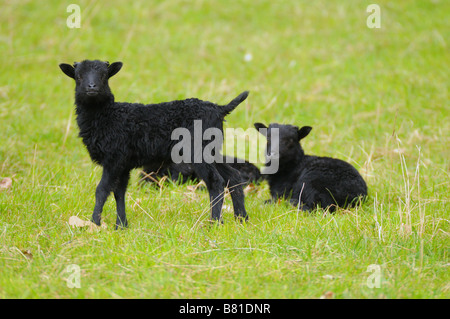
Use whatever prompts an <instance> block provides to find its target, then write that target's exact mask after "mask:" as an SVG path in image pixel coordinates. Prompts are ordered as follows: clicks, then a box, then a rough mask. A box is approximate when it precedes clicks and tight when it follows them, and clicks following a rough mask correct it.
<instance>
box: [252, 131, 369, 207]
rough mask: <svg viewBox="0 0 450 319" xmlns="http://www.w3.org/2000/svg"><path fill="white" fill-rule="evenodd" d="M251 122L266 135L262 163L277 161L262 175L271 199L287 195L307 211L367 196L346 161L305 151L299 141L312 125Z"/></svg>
mask: <svg viewBox="0 0 450 319" xmlns="http://www.w3.org/2000/svg"><path fill="white" fill-rule="evenodd" d="M254 125H255V128H256V129H257V130H258V131H259V132H260V133H261V134H263V135H264V136H266V138H267V150H266V156H267V160H268V163H267V164H266V165H267V166H268V165H269V164H270V163H271V162H270V161H272V160H278V161H279V168H278V171H277V172H276V173H275V174H267V175H265V177H266V179H267V181H268V183H269V186H270V194H271V196H272V200H277V199H278V198H290V202H291V204H292V205H295V206H297V207H298V208H299V209H301V210H305V211H311V210H313V209H314V208H316V207H317V206H320V207H322V208H329V211H331V212H333V211H335V209H336V207H347V206H354V205H355V204H357V203H358V202H359V200H360V199H361V200H362V199H363V198H365V197H366V196H367V185H366V183H365V181H364V180H363V178H362V177H361V175H360V174H359V173H358V171H357V170H356V169H355V168H354V167H353V166H352V165H350V164H349V163H347V162H344V161H342V160H339V159H335V158H330V157H318V156H310V155H305V153H304V152H303V149H302V147H301V145H300V143H299V142H300V140H301V139H302V138H304V137H306V136H307V135H308V134H309V132H310V131H311V130H312V127H310V126H304V127H302V128H300V129H299V128H298V127H297V126H293V125H282V124H277V123H272V124H270V125H269V127H268V128H267V127H266V126H265V125H264V124H261V123H255V124H254ZM275 129H276V130H278V131H277V132H275V131H274V130H275ZM277 135H278V140H279V142H278V143H277V138H276V136H277ZM272 137H273V140H272Z"/></svg>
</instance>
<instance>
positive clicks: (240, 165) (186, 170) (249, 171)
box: [141, 156, 263, 184]
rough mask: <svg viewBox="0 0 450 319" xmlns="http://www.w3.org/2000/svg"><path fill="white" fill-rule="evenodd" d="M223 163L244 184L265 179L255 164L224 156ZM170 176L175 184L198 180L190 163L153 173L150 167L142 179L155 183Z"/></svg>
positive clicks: (168, 167)
mask: <svg viewBox="0 0 450 319" xmlns="http://www.w3.org/2000/svg"><path fill="white" fill-rule="evenodd" d="M223 161H224V162H226V163H227V164H228V165H230V166H231V167H232V168H234V169H236V170H238V171H239V174H240V176H241V182H242V184H249V183H259V182H261V180H262V179H263V178H262V176H261V172H260V171H259V168H258V167H256V166H255V165H254V164H252V163H250V162H248V161H243V160H241V159H238V158H235V157H231V156H224V157H223ZM164 176H168V177H169V178H171V179H172V181H174V182H180V183H186V182H188V181H196V180H198V179H199V178H198V176H197V174H196V173H195V170H194V167H193V165H192V164H189V163H178V164H177V163H172V164H170V165H169V166H167V167H164V168H160V169H158V170H157V171H152V170H151V168H150V167H144V169H143V173H142V174H141V179H142V180H143V181H146V182H150V183H151V182H155V181H156V178H161V177H164Z"/></svg>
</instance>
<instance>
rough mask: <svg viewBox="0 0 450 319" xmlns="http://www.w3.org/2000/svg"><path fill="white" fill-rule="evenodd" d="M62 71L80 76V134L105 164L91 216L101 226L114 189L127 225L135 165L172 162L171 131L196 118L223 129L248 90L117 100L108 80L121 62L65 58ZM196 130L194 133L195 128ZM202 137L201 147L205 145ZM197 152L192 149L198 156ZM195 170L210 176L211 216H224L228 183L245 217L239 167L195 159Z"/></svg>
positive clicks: (203, 176) (77, 91) (94, 157)
mask: <svg viewBox="0 0 450 319" xmlns="http://www.w3.org/2000/svg"><path fill="white" fill-rule="evenodd" d="M59 67H60V68H61V70H62V71H63V72H64V73H65V74H66V75H67V76H69V77H71V78H72V79H74V80H75V83H76V87H75V105H76V116H77V123H78V126H79V128H80V137H81V138H82V139H83V143H84V145H86V148H87V150H88V152H89V155H90V157H91V159H92V160H93V161H94V162H95V163H98V164H100V165H101V166H102V167H103V174H102V178H101V180H100V183H99V184H98V186H97V189H96V192H95V207H94V212H93V214H92V221H93V222H94V223H95V224H97V225H100V219H101V213H102V210H103V206H104V204H105V201H106V199H107V198H108V196H109V194H110V193H111V192H113V193H114V198H115V200H116V204H117V220H116V228H117V227H126V226H127V224H128V222H127V218H126V214H125V192H126V189H127V186H128V180H129V178H130V171H131V170H132V169H133V168H137V167H143V166H146V165H148V166H152V167H155V166H156V167H159V166H160V163H163V162H167V163H170V162H171V161H172V157H171V150H172V148H173V147H174V144H175V143H177V142H176V141H174V140H172V138H171V136H172V132H174V131H175V130H176V129H179V128H183V129H184V130H187V131H188V132H191V133H192V132H193V131H194V121H196V120H197V121H200V122H201V123H202V127H203V131H202V133H203V132H204V131H205V130H207V129H215V130H219V131H220V132H221V133H222V134H223V121H224V118H225V116H226V115H227V114H229V113H230V112H231V111H233V110H234V109H235V108H236V107H237V106H238V105H239V104H240V103H241V102H242V101H244V100H245V99H246V98H247V96H248V92H247V91H246V92H243V93H241V94H240V95H239V96H238V97H236V98H235V99H234V100H233V101H231V102H230V103H229V104H227V105H224V106H220V105H217V104H214V103H211V102H207V101H201V100H198V99H187V100H180V101H172V102H166V103H159V104H148V105H144V104H139V103H125V102H115V101H114V95H113V94H112V93H111V89H110V88H109V84H108V80H109V78H110V77H112V76H113V75H115V74H116V73H117V72H119V70H120V69H121V68H122V62H114V63H112V64H109V63H108V62H103V61H98V60H95V61H90V60H85V61H82V62H80V63H74V65H70V64H66V63H62V64H60V65H59ZM192 135H193V133H192ZM202 143H203V142H201V145H200V146H201V150H203V149H204V147H205V145H204V144H202ZM194 152H195V151H193V152H192V154H193V157H194V156H195V154H194ZM193 157H192V158H191V159H190V160H191V162H193V163H194V164H193V168H194V170H195V172H196V174H197V175H198V176H199V177H200V178H201V179H203V180H204V181H205V184H206V187H207V188H208V191H209V197H210V202H211V217H212V220H214V221H217V220H221V211H222V204H223V195H224V190H225V185H228V186H229V187H232V188H233V190H232V191H230V193H231V199H232V201H233V207H234V214H235V216H236V217H239V218H241V219H244V220H246V219H247V218H248V217H247V212H246V210H245V205H244V191H243V188H242V186H241V185H240V183H241V178H240V176H239V172H238V171H236V170H235V169H233V168H232V167H230V166H229V165H228V164H226V163H215V162H206V161H203V160H202V161H201V162H195V161H194V158H193Z"/></svg>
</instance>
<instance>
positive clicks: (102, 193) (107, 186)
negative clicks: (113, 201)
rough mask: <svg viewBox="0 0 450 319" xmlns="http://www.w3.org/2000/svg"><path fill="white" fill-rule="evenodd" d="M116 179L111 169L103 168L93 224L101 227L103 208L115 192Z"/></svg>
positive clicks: (96, 192)
mask: <svg viewBox="0 0 450 319" xmlns="http://www.w3.org/2000/svg"><path fill="white" fill-rule="evenodd" d="M113 184H114V177H113V174H112V172H111V171H110V170H109V169H106V168H103V174H102V179H101V180H100V183H98V185H97V189H96V191H95V207H94V213H93V214H92V222H93V223H95V224H96V225H98V226H100V223H101V217H102V211H103V206H104V205H105V202H106V200H107V199H108V196H109V194H110V193H111V191H112V190H113Z"/></svg>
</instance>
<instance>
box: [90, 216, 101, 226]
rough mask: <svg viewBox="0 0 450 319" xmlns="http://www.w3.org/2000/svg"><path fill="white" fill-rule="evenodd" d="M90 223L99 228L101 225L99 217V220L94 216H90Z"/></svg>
mask: <svg viewBox="0 0 450 319" xmlns="http://www.w3.org/2000/svg"><path fill="white" fill-rule="evenodd" d="M91 222H93V223H94V224H95V225H97V226H101V224H102V223H101V221H100V217H99V218H95V217H94V216H92V218H91Z"/></svg>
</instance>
